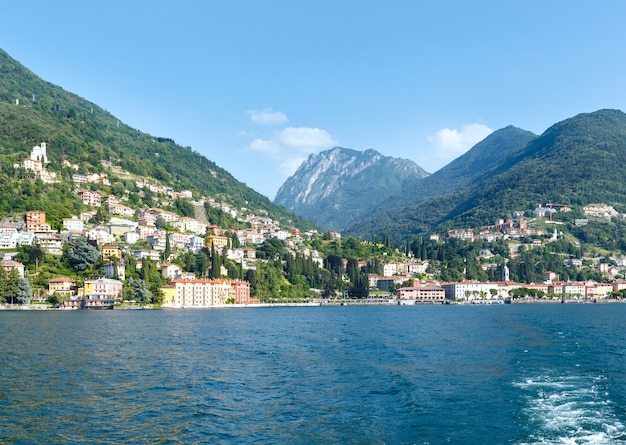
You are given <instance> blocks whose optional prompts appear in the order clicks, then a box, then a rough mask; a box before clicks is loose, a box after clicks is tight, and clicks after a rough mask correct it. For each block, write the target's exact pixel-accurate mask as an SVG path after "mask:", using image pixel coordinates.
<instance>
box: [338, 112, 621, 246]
mask: <svg viewBox="0 0 626 445" xmlns="http://www.w3.org/2000/svg"><path fill="white" fill-rule="evenodd" d="M548 201H553V202H563V203H567V204H573V205H585V204H589V203H595V202H602V203H607V204H610V205H613V206H615V207H616V208H621V209H624V205H625V203H626V114H624V113H623V112H621V111H619V110H599V111H596V112H593V113H583V114H579V115H577V116H575V117H572V118H570V119H567V120H564V121H562V122H559V123H557V124H554V125H553V126H551V127H550V128H548V129H547V130H546V131H545V132H544V133H543V134H542V135H541V136H539V137H536V138H533V139H531V140H530V141H529V142H528V143H527V144H526V145H524V146H523V147H521V148H519V149H518V150H514V151H513V152H511V153H510V154H509V155H508V156H506V157H504V158H503V159H501V160H500V162H499V163H498V164H497V165H495V166H493V167H492V168H491V169H489V170H487V171H483V172H482V174H481V175H480V176H478V177H476V178H475V179H473V180H472V181H471V182H470V183H468V184H467V185H466V186H465V187H462V188H460V189H458V190H456V191H452V192H450V193H447V194H445V195H440V196H437V197H434V198H431V199H429V200H427V201H424V202H418V203H413V204H409V205H405V206H402V207H398V208H394V209H389V210H386V211H385V212H381V213H378V214H376V215H373V216H372V217H370V218H367V219H365V220H363V221H361V222H359V223H356V224H354V225H353V226H352V227H350V228H349V229H347V230H346V233H349V234H353V235H360V236H368V235H371V234H380V233H386V234H389V235H390V236H393V237H395V238H406V237H409V236H412V235H417V234H424V233H428V232H429V231H436V230H439V231H441V230H445V229H447V228H452V227H476V226H480V225H485V224H491V223H493V221H494V219H495V218H501V217H507V216H510V215H511V213H512V212H513V211H517V210H521V211H529V212H530V211H532V209H534V208H535V207H536V206H537V205H538V204H542V203H543V204H545V203H547V202H548Z"/></svg>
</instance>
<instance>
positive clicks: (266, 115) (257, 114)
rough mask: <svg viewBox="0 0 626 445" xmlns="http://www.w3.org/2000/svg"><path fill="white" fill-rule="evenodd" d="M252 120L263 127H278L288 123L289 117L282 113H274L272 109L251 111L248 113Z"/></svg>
mask: <svg viewBox="0 0 626 445" xmlns="http://www.w3.org/2000/svg"><path fill="white" fill-rule="evenodd" d="M248 114H249V115H250V120H252V122H253V123H255V124H262V125H276V124H282V123H285V122H287V120H288V119H287V116H285V114H284V113H282V112H280V111H274V110H272V109H271V108H264V109H262V110H250V111H248Z"/></svg>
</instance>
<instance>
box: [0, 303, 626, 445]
mask: <svg viewBox="0 0 626 445" xmlns="http://www.w3.org/2000/svg"><path fill="white" fill-rule="evenodd" d="M0 330H1V332H2V342H1V343H0V443H7V444H13V443H16V444H17V443H19V444H61V443H62V444H107V443H111V444H112V443H116V444H118V443H122V444H178V443H185V444H187V443H192V444H194V443H195V444H203V443H210V444H446V443H452V444H460V443H463V444H485V443H490V444H535V443H541V444H563V443H567V444H569V443H571V444H620V443H626V374H625V371H626V366H625V365H626V363H625V361H626V360H625V357H626V356H625V353H626V304H597V305H594V304H578V305H575V304H572V305H559V304H551V305H532V304H531V305H490V306H479V305H477V306H455V305H451V306H377V307H364V306H343V307H290V308H244V309H241V308H240V309H208V310H161V311H118V310H114V311H1V312H0Z"/></svg>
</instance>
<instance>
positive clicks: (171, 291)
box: [162, 278, 250, 308]
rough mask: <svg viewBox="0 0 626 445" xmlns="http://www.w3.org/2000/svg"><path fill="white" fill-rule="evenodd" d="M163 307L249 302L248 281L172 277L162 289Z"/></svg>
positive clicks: (207, 305) (209, 305) (200, 306)
mask: <svg viewBox="0 0 626 445" xmlns="http://www.w3.org/2000/svg"><path fill="white" fill-rule="evenodd" d="M162 290H163V294H164V299H163V305H162V306H163V307H172V308H202V307H211V306H216V305H221V304H226V303H228V302H231V301H232V302H234V303H237V304H249V303H250V283H248V282H247V281H243V280H226V279H221V278H217V279H192V280H188V279H174V280H172V281H171V283H170V286H167V287H164V288H163V289H162Z"/></svg>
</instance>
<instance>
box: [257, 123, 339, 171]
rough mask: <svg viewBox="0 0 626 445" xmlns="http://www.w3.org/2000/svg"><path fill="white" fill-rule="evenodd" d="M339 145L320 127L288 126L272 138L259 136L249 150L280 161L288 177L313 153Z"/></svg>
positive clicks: (281, 169)
mask: <svg viewBox="0 0 626 445" xmlns="http://www.w3.org/2000/svg"><path fill="white" fill-rule="evenodd" d="M335 145H337V141H336V140H335V139H334V138H333V137H332V136H331V135H330V134H329V133H328V132H327V131H326V130H322V129H320V128H309V127H287V128H284V129H283V130H281V131H277V132H275V133H274V134H273V135H272V137H271V138H270V139H260V138H257V139H255V140H253V141H252V142H251V143H250V145H249V146H248V149H249V150H252V151H255V152H257V153H260V154H262V155H264V156H266V157H268V158H271V159H273V160H277V161H280V164H279V166H280V171H281V172H282V173H283V174H284V175H285V177H288V176H290V175H292V174H293V173H294V172H295V171H296V169H297V168H298V167H299V166H300V164H301V163H302V161H304V160H305V159H306V157H307V156H308V155H309V154H311V153H317V152H319V151H321V150H326V149H329V148H332V147H333V146H335Z"/></svg>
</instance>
